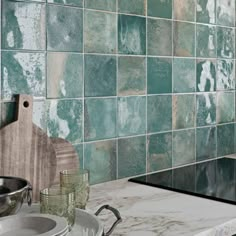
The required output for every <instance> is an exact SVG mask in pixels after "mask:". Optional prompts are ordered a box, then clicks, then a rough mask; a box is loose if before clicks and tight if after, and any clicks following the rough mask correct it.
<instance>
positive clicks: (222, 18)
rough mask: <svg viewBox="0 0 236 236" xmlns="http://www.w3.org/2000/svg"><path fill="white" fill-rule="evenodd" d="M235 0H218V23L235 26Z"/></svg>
mask: <svg viewBox="0 0 236 236" xmlns="http://www.w3.org/2000/svg"><path fill="white" fill-rule="evenodd" d="M234 17H235V1H234V0H228V1H225V0H216V23H217V24H218V25H224V26H231V27H233V26H234Z"/></svg>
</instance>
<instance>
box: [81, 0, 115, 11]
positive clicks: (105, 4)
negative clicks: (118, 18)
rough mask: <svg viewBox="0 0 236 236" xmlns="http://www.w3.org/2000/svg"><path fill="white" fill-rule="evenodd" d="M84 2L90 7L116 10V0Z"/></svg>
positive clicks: (86, 0)
mask: <svg viewBox="0 0 236 236" xmlns="http://www.w3.org/2000/svg"><path fill="white" fill-rule="evenodd" d="M84 4H85V7H86V8H90V9H96V10H104V11H116V0H84Z"/></svg>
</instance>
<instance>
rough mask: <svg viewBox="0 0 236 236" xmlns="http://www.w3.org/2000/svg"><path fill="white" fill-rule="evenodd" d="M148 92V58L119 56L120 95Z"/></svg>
mask: <svg viewBox="0 0 236 236" xmlns="http://www.w3.org/2000/svg"><path fill="white" fill-rule="evenodd" d="M145 93H146V58H145V57H133V56H132V57H127V56H120V57H118V95H119V96H124V95H142V94H145Z"/></svg>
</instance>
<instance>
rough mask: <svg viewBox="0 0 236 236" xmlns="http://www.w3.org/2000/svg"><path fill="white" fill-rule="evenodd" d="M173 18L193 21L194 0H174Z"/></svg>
mask: <svg viewBox="0 0 236 236" xmlns="http://www.w3.org/2000/svg"><path fill="white" fill-rule="evenodd" d="M174 19H176V20H184V21H195V0H174Z"/></svg>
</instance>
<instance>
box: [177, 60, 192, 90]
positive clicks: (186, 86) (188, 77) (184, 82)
mask: <svg viewBox="0 0 236 236" xmlns="http://www.w3.org/2000/svg"><path fill="white" fill-rule="evenodd" d="M195 64H196V63H195V59H187V58H174V59H173V92H175V93H188V92H195V90H196V82H195V81H196V80H195V75H196V69H195Z"/></svg>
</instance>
